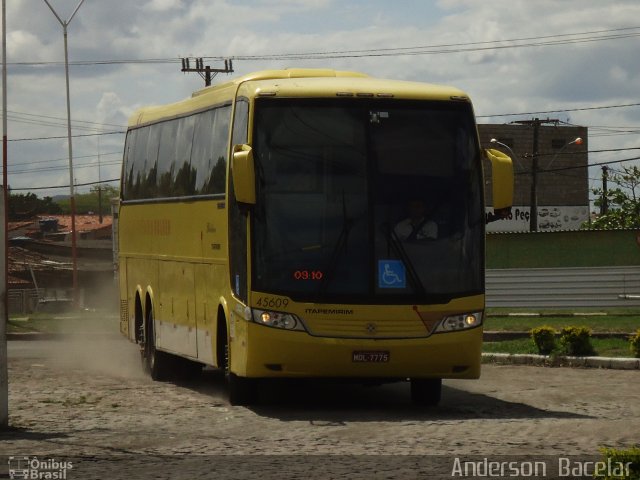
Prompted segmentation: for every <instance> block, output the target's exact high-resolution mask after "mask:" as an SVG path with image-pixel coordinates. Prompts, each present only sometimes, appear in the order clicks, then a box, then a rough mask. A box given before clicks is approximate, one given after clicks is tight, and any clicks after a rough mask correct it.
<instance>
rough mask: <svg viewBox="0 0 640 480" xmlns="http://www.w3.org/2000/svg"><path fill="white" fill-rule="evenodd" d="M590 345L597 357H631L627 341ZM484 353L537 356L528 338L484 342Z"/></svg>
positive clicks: (594, 340)
mask: <svg viewBox="0 0 640 480" xmlns="http://www.w3.org/2000/svg"><path fill="white" fill-rule="evenodd" d="M591 344H592V345H593V348H594V349H595V351H596V355H598V356H599V357H631V350H630V349H629V341H628V340H624V339H622V338H591ZM482 351H483V352H485V353H511V354H537V353H538V349H537V348H536V346H535V345H534V344H533V341H532V340H531V339H530V338H520V339H517V340H504V341H501V342H484V344H483V345H482Z"/></svg>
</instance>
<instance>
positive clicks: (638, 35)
mask: <svg viewBox="0 0 640 480" xmlns="http://www.w3.org/2000/svg"><path fill="white" fill-rule="evenodd" d="M78 1H79V0H50V3H51V5H52V6H53V8H54V9H55V10H56V11H57V13H58V15H59V16H60V17H61V18H62V19H63V20H67V19H68V18H69V16H70V15H71V13H72V12H73V10H74V8H75V7H76V6H77V4H78ZM6 3H7V62H8V67H7V73H8V101H7V108H8V111H9V128H8V135H9V156H8V159H9V167H8V172H9V185H10V186H11V187H12V188H13V189H32V191H34V192H35V193H38V195H41V196H43V195H57V194H65V193H68V187H66V188H62V189H60V188H58V189H55V188H50V187H55V186H66V185H68V183H69V170H68V153H67V141H66V97H65V83H64V81H65V76H64V47H63V35H62V26H61V25H60V23H58V21H57V20H56V18H55V16H54V15H53V13H52V12H51V11H50V10H49V8H48V7H47V5H46V4H45V3H44V1H43V0H6ZM68 41H69V59H70V62H71V67H70V76H71V111H72V113H71V116H72V120H73V135H74V138H73V154H74V155H73V156H74V165H75V169H74V175H75V180H76V183H77V184H87V183H91V182H96V181H98V180H99V179H100V180H110V179H116V178H118V177H119V170H120V167H119V162H120V160H121V157H122V146H123V141H124V135H122V134H121V133H117V132H121V131H122V130H123V129H124V126H125V125H126V119H127V117H128V115H130V114H131V112H132V111H133V110H134V109H136V108H137V107H140V106H143V105H149V104H161V103H168V102H173V101H176V100H180V99H182V98H185V97H188V96H189V95H190V94H191V92H192V91H194V90H196V89H199V88H201V87H202V86H203V80H202V79H201V78H200V77H199V76H198V75H197V74H193V73H192V74H183V73H181V72H180V60H179V59H180V57H186V56H191V57H194V56H198V57H205V58H206V61H205V64H209V65H211V66H212V67H221V66H222V61H221V60H220V59H221V58H234V63H233V66H234V68H235V74H234V75H241V74H245V73H249V72H252V71H256V70H262V69H267V68H286V67H322V68H335V69H348V70H357V71H362V72H365V73H368V74H370V75H374V76H379V77H386V78H396V79H407V80H416V81H425V82H432V83H444V84H451V85H455V86H457V87H460V88H462V89H464V90H466V91H467V92H468V93H469V94H470V95H471V97H472V99H473V101H474V104H475V110H476V114H477V115H478V116H479V122H482V123H506V122H510V121H513V120H518V119H531V118H532V117H533V116H534V113H535V112H551V113H548V114H547V113H542V114H535V116H537V117H541V118H546V117H547V116H549V117H552V118H559V119H561V120H563V121H567V122H569V123H571V124H576V125H583V126H588V127H589V128H590V137H589V150H590V151H593V150H610V149H625V150H620V151H612V152H593V153H591V154H590V162H591V163H597V162H605V161H614V160H624V159H628V158H634V157H637V156H640V149H638V150H634V148H635V147H640V53H639V52H640V2H638V1H637V0H615V1H606V0H440V1H429V0H393V1H391V0H136V1H128V0H127V1H125V0H109V1H106V0H85V2H84V3H83V5H82V6H81V8H80V9H79V10H78V12H77V14H76V16H75V17H74V18H73V20H72V22H71V23H70V24H69V27H68ZM328 52H330V53H328ZM228 78H229V77H226V76H225V75H219V76H218V77H217V78H216V79H214V82H219V81H224V80H226V79H228ZM630 104H631V105H630ZM603 107H604V108H603ZM507 114H519V115H508V116H507ZM52 137H53V138H52ZM632 163H633V162H627V163H622V164H621V165H630V164H632ZM99 164H100V168H98V165H99ZM613 167H614V168H620V165H613ZM599 172H600V170H599V167H593V168H591V171H590V178H591V180H590V185H591V186H598V185H599ZM43 187H46V188H43ZM36 188H37V189H38V190H36ZM88 189H89V186H81V187H79V188H78V191H80V192H83V191H88Z"/></svg>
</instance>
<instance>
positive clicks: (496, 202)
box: [484, 148, 513, 218]
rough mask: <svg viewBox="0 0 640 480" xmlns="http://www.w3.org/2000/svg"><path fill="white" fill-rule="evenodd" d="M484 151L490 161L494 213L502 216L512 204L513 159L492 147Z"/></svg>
mask: <svg viewBox="0 0 640 480" xmlns="http://www.w3.org/2000/svg"><path fill="white" fill-rule="evenodd" d="M484 152H485V155H486V156H487V159H488V160H489V161H490V162H491V179H492V181H493V190H492V193H493V210H494V215H495V216H497V217H500V218H504V217H506V216H507V215H508V214H509V212H510V211H511V207H512V206H513V161H512V160H511V157H509V156H508V155H506V154H504V153H502V152H501V151H499V150H496V149H493V148H487V149H486V150H485V151H484Z"/></svg>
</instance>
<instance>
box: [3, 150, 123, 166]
mask: <svg viewBox="0 0 640 480" xmlns="http://www.w3.org/2000/svg"><path fill="white" fill-rule="evenodd" d="M107 155H122V151H121V150H120V151H117V152H105V153H102V152H101V153H100V154H93V155H78V156H76V155H74V156H73V158H96V157H102V156H107ZM67 161H68V159H67V158H55V159H50V160H34V161H32V162H20V163H16V164H12V165H11V166H12V167H23V166H25V165H34V164H36V163H55V162H67Z"/></svg>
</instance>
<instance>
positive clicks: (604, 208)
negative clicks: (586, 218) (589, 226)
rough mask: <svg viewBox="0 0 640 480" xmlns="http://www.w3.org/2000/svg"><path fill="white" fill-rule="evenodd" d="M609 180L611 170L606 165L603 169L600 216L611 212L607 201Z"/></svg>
mask: <svg viewBox="0 0 640 480" xmlns="http://www.w3.org/2000/svg"><path fill="white" fill-rule="evenodd" d="M608 178H609V168H608V167H607V166H606V165H604V166H603V167H602V202H601V204H600V215H606V214H607V213H608V212H609V202H608V199H607V180H608Z"/></svg>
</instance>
